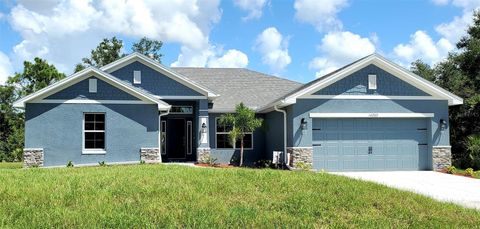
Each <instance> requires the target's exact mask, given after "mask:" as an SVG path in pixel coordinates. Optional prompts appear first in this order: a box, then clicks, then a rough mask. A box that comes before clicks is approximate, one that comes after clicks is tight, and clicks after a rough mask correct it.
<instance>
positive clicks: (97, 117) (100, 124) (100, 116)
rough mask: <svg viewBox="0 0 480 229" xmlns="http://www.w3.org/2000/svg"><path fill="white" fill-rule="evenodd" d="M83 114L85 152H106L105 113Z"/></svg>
mask: <svg viewBox="0 0 480 229" xmlns="http://www.w3.org/2000/svg"><path fill="white" fill-rule="evenodd" d="M83 115H84V117H83V120H84V121H83V122H84V123H83V149H84V150H83V153H86V154H88V153H105V113H84V114H83Z"/></svg>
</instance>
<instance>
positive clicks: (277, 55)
mask: <svg viewBox="0 0 480 229" xmlns="http://www.w3.org/2000/svg"><path fill="white" fill-rule="evenodd" d="M255 49H257V50H258V51H259V52H260V53H261V54H262V62H263V63H264V64H266V65H268V66H269V67H270V68H271V69H272V70H273V71H275V73H279V71H282V70H283V69H284V68H285V67H287V65H289V64H290V63H291V62H292V58H291V57H290V55H289V54H288V38H285V37H283V36H282V34H280V32H278V30H277V29H276V28H275V27H269V28H266V29H265V30H263V32H262V33H260V34H259V35H258V37H257V41H256V45H255Z"/></svg>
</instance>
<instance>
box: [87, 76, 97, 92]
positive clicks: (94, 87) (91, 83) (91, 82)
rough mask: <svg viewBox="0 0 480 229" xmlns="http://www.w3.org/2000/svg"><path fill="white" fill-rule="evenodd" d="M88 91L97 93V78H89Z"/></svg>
mask: <svg viewBox="0 0 480 229" xmlns="http://www.w3.org/2000/svg"><path fill="white" fill-rule="evenodd" d="M88 92H90V93H97V79H89V80H88Z"/></svg>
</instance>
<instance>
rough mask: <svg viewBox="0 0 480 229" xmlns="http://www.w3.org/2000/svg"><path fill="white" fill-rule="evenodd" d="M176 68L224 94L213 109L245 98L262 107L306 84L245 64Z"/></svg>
mask: <svg viewBox="0 0 480 229" xmlns="http://www.w3.org/2000/svg"><path fill="white" fill-rule="evenodd" d="M172 69H173V70H174V71H176V72H178V73H180V74H182V75H183V76H185V77H187V78H189V79H191V80H193V81H195V82H197V83H199V84H201V85H203V86H205V87H208V88H209V89H210V90H212V91H214V92H215V93H217V94H219V95H220V97H218V98H217V99H215V100H214V105H213V109H212V110H213V111H219V112H221V111H231V110H233V109H234V108H235V105H236V104H238V103H240V102H243V103H244V104H245V105H246V106H248V107H251V108H255V109H256V108H259V107H262V106H265V105H267V104H268V103H270V102H272V101H274V100H276V99H278V98H280V97H282V96H284V95H286V94H287V93H289V92H291V91H293V90H296V89H298V88H300V87H301V86H302V85H303V84H301V83H299V82H295V81H291V80H287V79H283V78H279V77H275V76H270V75H266V74H263V73H260V72H255V71H252V70H248V69H244V68H192V67H175V68H172Z"/></svg>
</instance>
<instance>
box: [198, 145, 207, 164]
mask: <svg viewBox="0 0 480 229" xmlns="http://www.w3.org/2000/svg"><path fill="white" fill-rule="evenodd" d="M209 159H210V148H197V162H198V163H208V160H209Z"/></svg>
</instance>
